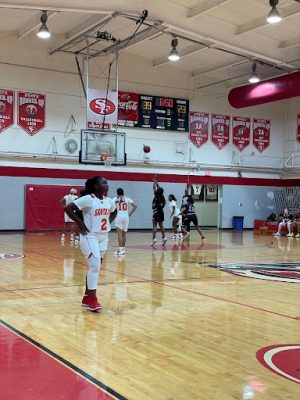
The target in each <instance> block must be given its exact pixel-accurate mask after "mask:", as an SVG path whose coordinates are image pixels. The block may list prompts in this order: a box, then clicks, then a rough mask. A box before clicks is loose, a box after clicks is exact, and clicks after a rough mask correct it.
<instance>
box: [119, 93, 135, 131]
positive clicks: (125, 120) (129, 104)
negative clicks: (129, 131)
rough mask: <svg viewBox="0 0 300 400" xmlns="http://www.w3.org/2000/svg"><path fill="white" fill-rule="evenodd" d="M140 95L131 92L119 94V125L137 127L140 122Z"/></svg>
mask: <svg viewBox="0 0 300 400" xmlns="http://www.w3.org/2000/svg"><path fill="white" fill-rule="evenodd" d="M139 99H140V95H139V94H137V93H130V92H119V96H118V125H119V126H137V123H138V120H139Z"/></svg>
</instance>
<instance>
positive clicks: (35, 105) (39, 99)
mask: <svg viewBox="0 0 300 400" xmlns="http://www.w3.org/2000/svg"><path fill="white" fill-rule="evenodd" d="M45 124H46V96H45V95H44V94H41V93H30V92H18V125H19V126H20V127H21V128H22V129H24V131H25V132H27V133H28V134H29V135H30V136H33V135H35V134H37V133H38V132H39V131H40V130H42V129H44V128H45Z"/></svg>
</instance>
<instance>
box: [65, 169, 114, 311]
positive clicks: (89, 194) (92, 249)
mask: <svg viewBox="0 0 300 400" xmlns="http://www.w3.org/2000/svg"><path fill="white" fill-rule="evenodd" d="M107 191H108V185H107V180H106V179H105V178H103V177H101V176H96V177H94V178H90V179H88V180H87V181H86V183H85V193H86V195H85V196H82V197H80V198H79V199H77V200H75V201H74V202H72V203H70V204H68V205H67V206H66V207H65V211H66V213H67V214H68V216H69V217H70V218H71V219H73V220H74V221H75V222H76V224H77V225H78V227H79V230H80V247H81V250H82V252H83V254H84V256H85V258H86V259H87V261H88V271H87V275H86V291H85V295H84V297H83V299H82V305H83V306H85V307H87V308H88V310H90V311H98V310H101V309H102V306H101V304H100V303H99V302H98V299H97V296H96V289H97V284H98V275H99V271H100V267H101V259H102V258H103V252H104V251H105V250H106V249H107V243H108V232H109V231H110V229H111V228H110V222H111V221H112V213H113V212H114V210H115V204H114V203H113V201H112V199H110V198H108V197H105V196H104V193H107ZM78 210H82V213H83V221H82V220H81V219H80V218H79V217H78V216H77V215H76V213H75V212H76V211H78Z"/></svg>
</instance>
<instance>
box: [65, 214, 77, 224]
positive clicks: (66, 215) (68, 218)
mask: <svg viewBox="0 0 300 400" xmlns="http://www.w3.org/2000/svg"><path fill="white" fill-rule="evenodd" d="M65 222H72V223H73V224H75V222H74V221H73V220H72V219H71V218H70V217H69V216H68V214H66V213H65Z"/></svg>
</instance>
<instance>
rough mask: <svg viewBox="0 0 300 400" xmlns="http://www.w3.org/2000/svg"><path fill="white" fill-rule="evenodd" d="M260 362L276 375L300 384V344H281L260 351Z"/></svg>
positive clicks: (258, 357) (258, 353)
mask: <svg viewBox="0 0 300 400" xmlns="http://www.w3.org/2000/svg"><path fill="white" fill-rule="evenodd" d="M256 358H257V359H258V361H259V362H260V363H261V364H262V365H263V366H265V367H266V368H268V369H270V370H271V371H272V372H275V374H278V375H280V376H283V377H284V378H286V379H289V380H291V381H293V382H295V383H298V384H300V364H299V360H300V344H280V345H273V346H268V347H264V348H262V349H260V350H259V351H258V352H257V353H256Z"/></svg>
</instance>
